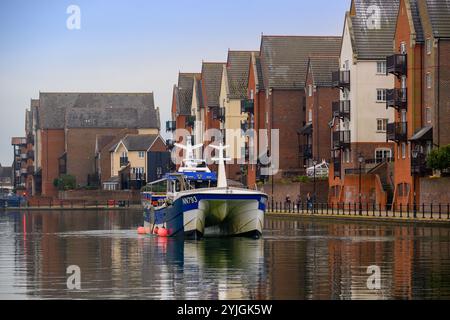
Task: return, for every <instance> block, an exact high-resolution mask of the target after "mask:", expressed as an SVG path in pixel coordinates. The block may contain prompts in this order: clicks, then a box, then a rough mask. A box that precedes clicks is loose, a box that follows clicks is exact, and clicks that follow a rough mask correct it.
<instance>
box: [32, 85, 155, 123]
mask: <svg viewBox="0 0 450 320" xmlns="http://www.w3.org/2000/svg"><path fill="white" fill-rule="evenodd" d="M39 100H40V105H39V125H40V128H42V129H63V128H86V127H91V128H158V129H159V128H160V119H159V110H158V109H155V103H154V98H153V93H41V94H40V99H39Z"/></svg>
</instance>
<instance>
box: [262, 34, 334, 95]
mask: <svg viewBox="0 0 450 320" xmlns="http://www.w3.org/2000/svg"><path fill="white" fill-rule="evenodd" d="M340 48H341V37H319V36H311V37H305V36H263V37H262V40H261V63H262V73H263V78H264V85H265V86H266V88H275V89H287V90H289V89H296V90H301V89H303V88H304V87H305V79H306V72H307V67H308V58H309V56H311V55H332V56H335V55H339V51H340Z"/></svg>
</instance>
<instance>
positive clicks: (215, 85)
mask: <svg viewBox="0 0 450 320" xmlns="http://www.w3.org/2000/svg"><path fill="white" fill-rule="evenodd" d="M224 66H225V63H217V62H203V66H202V82H203V83H204V87H205V90H206V102H205V101H204V103H207V104H208V105H207V106H208V107H218V106H220V102H219V97H220V87H221V82H222V73H223V67H224Z"/></svg>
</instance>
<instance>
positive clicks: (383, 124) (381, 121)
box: [377, 118, 390, 150]
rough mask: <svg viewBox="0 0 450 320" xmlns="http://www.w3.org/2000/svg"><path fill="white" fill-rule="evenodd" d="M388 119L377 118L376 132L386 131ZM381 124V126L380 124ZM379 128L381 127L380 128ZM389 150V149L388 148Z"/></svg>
mask: <svg viewBox="0 0 450 320" xmlns="http://www.w3.org/2000/svg"><path fill="white" fill-rule="evenodd" d="M388 121H389V119H385V118H383V119H381V118H380V119H377V132H380V133H386V131H387V124H388ZM380 125H381V126H380ZM380 128H381V129H380ZM389 150H390V149H389Z"/></svg>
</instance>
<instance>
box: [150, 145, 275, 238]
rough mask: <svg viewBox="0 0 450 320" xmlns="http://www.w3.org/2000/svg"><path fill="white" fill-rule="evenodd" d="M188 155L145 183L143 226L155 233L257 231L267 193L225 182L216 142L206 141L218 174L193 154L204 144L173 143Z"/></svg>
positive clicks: (254, 234)
mask: <svg viewBox="0 0 450 320" xmlns="http://www.w3.org/2000/svg"><path fill="white" fill-rule="evenodd" d="M175 146H176V147H178V148H181V149H184V150H185V151H186V154H187V157H186V159H184V160H183V165H182V166H181V167H180V168H179V170H178V172H176V173H170V174H167V175H166V176H165V177H164V179H162V180H159V181H155V182H153V183H150V184H148V185H147V186H146V187H145V189H144V190H143V192H142V203H143V205H144V220H145V224H144V230H147V232H148V233H152V234H155V233H156V234H159V235H160V236H169V237H184V238H187V239H200V238H202V237H204V236H209V235H211V236H242V237H252V238H259V237H261V236H262V231H263V226H264V214H265V211H266V206H267V200H268V197H267V195H266V194H264V193H262V192H259V191H254V190H248V189H242V188H232V187H229V186H228V183H227V178H226V172H225V161H228V159H226V158H225V157H224V151H225V150H226V149H227V148H228V147H227V146H223V145H222V144H220V145H219V146H213V145H210V147H212V148H214V149H216V150H217V151H218V152H219V157H218V158H215V159H213V161H215V162H218V164H219V165H218V167H219V170H218V174H216V173H214V172H211V170H210V169H209V168H208V166H207V164H206V161H205V160H198V159H195V158H194V150H196V149H198V148H201V147H203V145H196V146H193V145H192V142H191V141H190V139H188V141H187V145H186V146H185V145H179V144H176V145H175Z"/></svg>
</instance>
